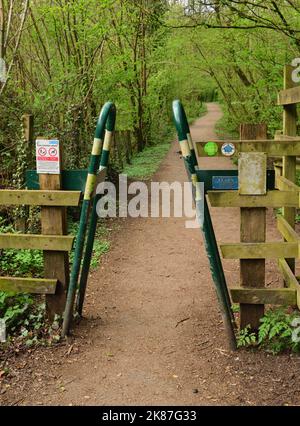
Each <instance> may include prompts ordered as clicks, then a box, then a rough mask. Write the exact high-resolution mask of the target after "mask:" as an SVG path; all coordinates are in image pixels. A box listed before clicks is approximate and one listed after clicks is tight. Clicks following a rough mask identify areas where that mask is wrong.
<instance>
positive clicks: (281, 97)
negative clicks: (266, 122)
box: [277, 86, 300, 105]
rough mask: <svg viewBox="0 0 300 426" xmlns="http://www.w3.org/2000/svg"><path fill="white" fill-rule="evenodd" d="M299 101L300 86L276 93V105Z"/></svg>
mask: <svg viewBox="0 0 300 426" xmlns="http://www.w3.org/2000/svg"><path fill="white" fill-rule="evenodd" d="M298 102H300V87H299V86H297V87H292V88H291V89H285V90H281V91H280V92H279V93H278V100H277V104H278V105H291V104H297V103H298Z"/></svg>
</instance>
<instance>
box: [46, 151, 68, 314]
mask: <svg viewBox="0 0 300 426" xmlns="http://www.w3.org/2000/svg"><path fill="white" fill-rule="evenodd" d="M60 150H61V149H60ZM61 158H62V156H61V155H60V159H61ZM61 162H62V161H61ZM60 170H62V167H60ZM39 182H40V189H47V190H51V189H52V190H59V189H62V187H61V174H59V175H54V174H40V175H39ZM41 226H42V234H45V235H66V234H67V219H66V208H65V207H42V209H41ZM44 271H45V278H50V279H51V278H54V279H57V280H58V284H57V288H56V293H55V294H54V295H47V296H46V314H47V317H48V318H49V319H50V320H53V319H54V317H55V314H57V315H62V314H63V313H64V309H65V304H66V295H67V290H68V285H69V278H70V271H69V253H68V252H64V251H52V252H51V251H44Z"/></svg>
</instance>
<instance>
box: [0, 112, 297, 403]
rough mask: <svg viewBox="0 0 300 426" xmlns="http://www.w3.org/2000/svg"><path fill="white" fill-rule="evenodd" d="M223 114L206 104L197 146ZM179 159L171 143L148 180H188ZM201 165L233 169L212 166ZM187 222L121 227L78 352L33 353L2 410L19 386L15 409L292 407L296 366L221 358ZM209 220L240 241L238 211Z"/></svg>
mask: <svg viewBox="0 0 300 426" xmlns="http://www.w3.org/2000/svg"><path fill="white" fill-rule="evenodd" d="M220 116H221V112H220V109H219V107H218V106H217V105H216V104H208V114H207V115H205V116H204V117H202V118H201V119H199V120H198V121H197V122H196V123H195V124H194V126H193V127H192V134H193V137H194V139H202V138H203V139H204V138H212V137H215V134H214V130H213V129H214V125H215V123H216V121H217V120H218V119H219V118H220ZM176 151H178V146H177V143H174V144H173V145H172V147H171V149H170V151H169V153H168V155H167V157H166V158H165V160H164V161H163V163H162V165H161V167H160V169H159V171H158V172H157V173H156V175H155V176H154V177H153V180H156V181H169V182H172V181H174V180H178V181H181V182H183V181H185V180H186V175H185V170H184V167H183V162H182V159H181V158H180V157H179V155H178V154H177V153H176ZM200 166H201V167H206V168H225V167H226V168H230V167H231V164H230V162H229V160H226V159H222V160H216V159H209V161H208V160H205V161H204V162H203V161H202V162H200ZM185 220H186V219H185V218H182V219H181V218H180V219H179V218H169V219H162V218H158V219H151V218H149V219H141V218H139V219H126V220H124V221H121V220H120V222H119V224H120V228H119V231H118V232H115V233H114V236H113V242H112V249H111V251H110V252H109V254H108V255H106V256H105V258H104V261H103V262H102V265H101V268H100V269H99V270H98V271H96V272H95V273H93V274H92V277H91V279H90V282H89V292H88V298H87V304H86V306H85V316H86V317H87V319H86V320H84V321H82V322H81V324H80V326H78V327H77V329H76V331H75V333H76V341H75V344H74V345H73V346H69V347H68V346H65V347H60V348H58V349H57V350H54V351H53V350H50V349H49V350H45V349H44V350H38V351H36V352H34V353H33V354H32V356H31V360H30V361H29V358H28V359H27V365H26V366H25V367H23V369H24V368H25V369H27V370H29V371H30V373H28V371H27V370H26V374H25V373H24V372H23V376H22V377H23V379H22V380H18V378H17V377H18V376H17V373H18V372H17V373H16V379H15V384H14V386H11V388H10V389H8V390H7V391H6V392H5V393H4V394H3V395H2V401H3V403H4V404H11V403H15V401H16V400H17V399H18V392H20V391H21V390H22V387H23V394H22V395H23V398H22V399H21V400H20V402H18V403H19V404H20V405H28V404H50V405H56V404H59V405H68V404H73V405H91V404H96V405H114V404H119V405H150V404H159V405H160V404H161V405H166V404H170V405H174V404H178V405H193V404H196V405H201V404H209V405H211V404H212V405H215V404H225V405H228V404H251V405H255V404H292V403H294V404H298V403H299V396H300V384H299V381H298V380H297V375H298V374H297V372H298V368H299V365H300V359H298V358H297V357H291V356H279V357H273V356H271V355H267V354H264V353H251V352H245V351H239V352H236V353H231V352H228V351H227V350H226V341H225V336H224V330H223V325H222V322H221V317H220V314H219V310H218V305H217V301H216V297H215V293H214V290H213V286H212V283H211V278H210V273H209V268H208V262H207V259H206V256H205V252H204V248H203V243H202V238H201V234H200V231H198V230H193V229H185V226H184V222H185ZM271 220H272V212H269V215H268V225H269V235H270V236H271V237H272V238H278V236H277V234H276V231H275V230H274V227H272V225H271ZM213 221H214V223H215V225H216V233H217V237H218V240H223V241H228V242H229V241H238V237H239V216H238V211H237V210H235V209H218V210H217V209H213ZM268 268H269V269H270V272H269V273H268V275H267V282H271V279H272V281H273V282H274V280H275V281H276V280H277V281H278V276H277V275H276V273H275V269H274V265H273V263H271V262H270V263H268ZM225 271H226V275H227V278H228V282H229V283H231V284H235V283H236V282H237V281H236V280H237V279H238V265H237V263H236V262H234V261H228V262H226V263H225ZM183 320H184V321H183ZM180 321H182V322H180ZM21 361H22V360H20V363H21ZM21 370H22V369H21ZM20 374H21V373H20ZM0 397H1V396H0Z"/></svg>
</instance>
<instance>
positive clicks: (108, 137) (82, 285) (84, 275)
mask: <svg viewBox="0 0 300 426" xmlns="http://www.w3.org/2000/svg"><path fill="white" fill-rule="evenodd" d="M114 128H115V120H114V121H110V122H108V123H107V125H106V132H105V137H104V142H103V148H102V153H101V160H100V170H103V169H106V168H107V167H108V162H109V152H110V148H111V141H112V136H113V131H114ZM100 198H101V194H96V195H95V196H94V199H93V206H92V213H91V219H90V224H89V230H88V236H87V242H86V249H85V253H84V257H83V262H82V270H81V275H80V281H79V290H78V296H77V301H76V314H78V315H79V316H81V315H82V309H83V304H84V298H85V292H86V286H87V280H88V275H89V270H90V266H91V260H92V255H93V247H94V240H95V235H96V230H97V222H98V214H97V204H98V201H99V200H100Z"/></svg>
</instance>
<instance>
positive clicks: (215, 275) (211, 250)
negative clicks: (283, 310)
mask: <svg viewBox="0 0 300 426" xmlns="http://www.w3.org/2000/svg"><path fill="white" fill-rule="evenodd" d="M172 106H173V118H174V123H175V127H176V130H177V134H178V140H179V144H180V147H181V152H182V156H183V158H184V162H185V166H186V169H187V173H188V177H189V180H191V181H192V184H193V196H194V200H195V204H196V210H197V217H198V221H199V224H200V228H201V231H202V235H203V240H204V244H205V249H206V253H207V257H208V260H209V265H210V271H211V276H212V280H213V283H214V286H215V290H216V294H217V298H218V301H219V306H220V308H221V313H222V318H223V323H224V326H225V328H226V332H227V335H228V339H229V344H230V347H231V349H233V350H235V349H236V338H235V332H234V329H235V320H234V315H233V312H232V309H231V302H230V297H229V293H228V289H227V284H226V279H225V274H224V270H223V266H222V262H221V258H220V254H219V250H218V245H217V241H216V237H215V233H214V229H213V225H212V221H211V217H210V212H209V208H208V205H207V201H206V197H205V195H203V196H204V199H203V200H202V194H201V191H200V189H199V185H198V183H199V181H198V177H197V174H196V170H195V167H198V161H197V157H196V153H195V150H194V147H193V142H192V138H191V136H190V129H189V125H188V121H187V118H186V114H185V111H184V108H183V105H182V104H181V102H180V101H179V100H175V101H174V102H173V105H172ZM201 201H203V207H204V211H203V212H202V209H201V207H202V206H201Z"/></svg>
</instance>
